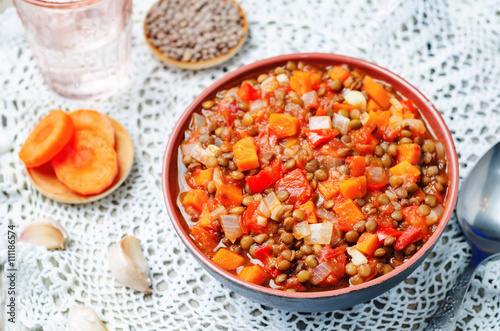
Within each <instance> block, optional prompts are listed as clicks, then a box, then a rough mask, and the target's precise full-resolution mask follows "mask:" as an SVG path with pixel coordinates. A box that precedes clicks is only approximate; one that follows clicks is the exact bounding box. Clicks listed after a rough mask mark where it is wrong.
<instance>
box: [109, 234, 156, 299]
mask: <svg viewBox="0 0 500 331" xmlns="http://www.w3.org/2000/svg"><path fill="white" fill-rule="evenodd" d="M109 253H110V254H109V264H110V269H111V273H112V274H113V276H114V277H115V279H116V280H117V281H118V282H120V283H122V284H123V285H125V286H127V287H130V288H132V289H134V290H137V291H141V292H144V293H146V294H150V293H152V291H151V279H150V278H149V276H148V274H149V267H148V262H147V261H146V258H145V257H144V254H143V253H142V250H141V241H140V240H139V239H137V238H136V237H134V236H126V237H124V238H123V239H122V240H121V241H120V242H119V243H116V244H114V245H112V246H111V248H110V252H109Z"/></svg>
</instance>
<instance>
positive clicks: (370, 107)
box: [366, 99, 380, 111]
mask: <svg viewBox="0 0 500 331" xmlns="http://www.w3.org/2000/svg"><path fill="white" fill-rule="evenodd" d="M366 110H367V111H370V110H380V106H379V105H377V103H376V102H375V101H373V99H370V101H368V103H367V104H366Z"/></svg>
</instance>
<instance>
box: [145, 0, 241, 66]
mask: <svg viewBox="0 0 500 331" xmlns="http://www.w3.org/2000/svg"><path fill="white" fill-rule="evenodd" d="M230 1H232V2H234V3H235V4H237V5H238V8H239V11H240V14H241V17H242V19H243V30H244V33H243V37H242V38H241V39H240V41H238V43H237V44H236V46H234V47H232V48H231V49H229V51H228V52H227V53H224V54H222V55H219V56H216V57H214V58H212V59H210V60H205V61H198V62H184V61H178V60H175V59H173V58H171V57H168V56H165V54H163V52H162V51H161V50H159V49H158V48H157V47H155V46H154V45H153V44H151V42H150V41H149V37H148V35H147V34H146V22H144V37H145V38H146V43H147V44H148V46H149V47H150V48H151V50H152V51H153V53H154V54H155V55H156V56H157V57H158V58H159V59H160V60H162V61H163V62H165V63H167V64H169V65H171V66H174V67H177V68H180V69H188V70H200V69H207V68H211V67H215V66H217V65H219V64H221V63H223V62H226V61H227V60H229V59H230V58H232V57H233V56H234V55H236V53H238V51H239V50H240V48H241V47H242V46H243V44H244V43H245V39H246V37H247V35H248V21H247V18H246V16H245V12H244V11H243V9H242V8H241V6H240V5H239V4H238V3H237V2H236V1H234V0H230ZM154 6H155V5H153V6H152V7H151V8H150V9H149V11H151V10H152V9H153V7H154Z"/></svg>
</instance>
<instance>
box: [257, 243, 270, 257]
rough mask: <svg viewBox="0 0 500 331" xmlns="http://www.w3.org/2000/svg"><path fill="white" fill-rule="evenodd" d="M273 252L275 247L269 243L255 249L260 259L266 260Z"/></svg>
mask: <svg viewBox="0 0 500 331" xmlns="http://www.w3.org/2000/svg"><path fill="white" fill-rule="evenodd" d="M272 254H273V248H272V247H271V246H269V245H264V246H260V247H259V248H257V249H256V250H255V257H256V258H258V259H260V260H265V259H267V258H268V257H269V256H271V255H272Z"/></svg>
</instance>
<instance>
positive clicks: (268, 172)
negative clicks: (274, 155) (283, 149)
mask: <svg viewBox="0 0 500 331" xmlns="http://www.w3.org/2000/svg"><path fill="white" fill-rule="evenodd" d="M282 177H283V166H282V164H281V161H280V160H274V161H273V162H272V163H271V164H270V165H269V166H268V167H267V168H265V169H262V170H261V171H260V172H259V173H258V174H257V175H255V176H249V177H247V184H248V187H249V188H250V191H252V193H253V194H255V193H260V192H262V191H264V190H265V189H266V188H268V187H269V186H271V185H272V184H274V183H276V182H277V181H278V180H280V179H281V178H282Z"/></svg>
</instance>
